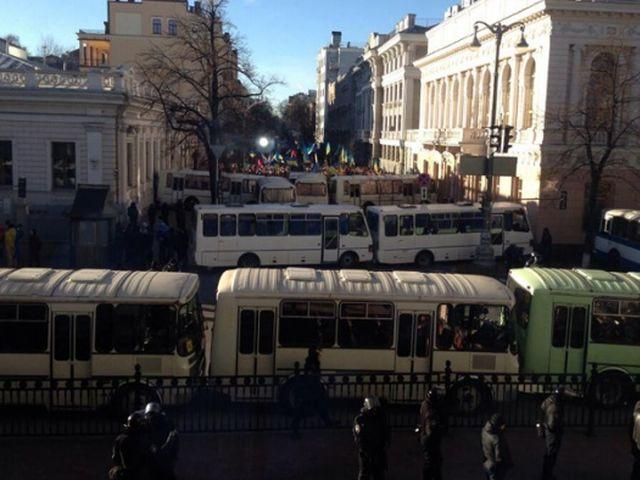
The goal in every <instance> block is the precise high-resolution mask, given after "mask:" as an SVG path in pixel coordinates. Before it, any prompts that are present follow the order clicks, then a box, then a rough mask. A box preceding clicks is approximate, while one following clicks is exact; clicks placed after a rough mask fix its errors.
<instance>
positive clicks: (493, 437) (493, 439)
mask: <svg viewBox="0 0 640 480" xmlns="http://www.w3.org/2000/svg"><path fill="white" fill-rule="evenodd" d="M506 426H507V425H506V423H505V421H504V418H502V415H500V414H499V413H494V414H493V415H492V416H491V418H490V419H489V420H488V421H487V423H486V424H485V426H484V428H483V429H482V437H481V441H482V453H483V455H484V458H485V461H484V463H483V464H482V466H483V467H484V472H485V475H486V477H487V480H502V479H504V478H506V475H507V471H508V470H509V469H510V468H511V467H512V466H513V463H512V461H511V452H510V451H509V445H508V444H507V439H506V438H505V435H504V431H505V428H506Z"/></svg>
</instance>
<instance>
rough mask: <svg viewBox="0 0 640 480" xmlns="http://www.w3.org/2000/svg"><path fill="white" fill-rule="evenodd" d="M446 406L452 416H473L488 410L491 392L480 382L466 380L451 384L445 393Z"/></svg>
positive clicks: (470, 379)
mask: <svg viewBox="0 0 640 480" xmlns="http://www.w3.org/2000/svg"><path fill="white" fill-rule="evenodd" d="M447 404H448V405H451V408H452V412H453V413H454V415H463V416H467V415H475V414H477V413H480V412H483V411H485V410H487V409H488V408H489V406H490V404H491V392H490V391H489V389H488V388H487V386H486V385H485V384H484V383H482V382H481V381H480V380H476V379H472V378H468V379H465V380H461V381H459V382H456V383H455V384H453V386H452V387H451V388H450V389H449V391H448V392H447Z"/></svg>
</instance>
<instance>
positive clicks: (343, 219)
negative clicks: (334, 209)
mask: <svg viewBox="0 0 640 480" xmlns="http://www.w3.org/2000/svg"><path fill="white" fill-rule="evenodd" d="M340 235H351V236H352V237H366V236H367V227H366V225H365V221H364V217H363V216H362V214H361V213H343V214H342V215H340Z"/></svg>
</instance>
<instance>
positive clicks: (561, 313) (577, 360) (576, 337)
mask: <svg viewBox="0 0 640 480" xmlns="http://www.w3.org/2000/svg"><path fill="white" fill-rule="evenodd" d="M587 313H588V311H587V307H585V306H582V305H571V304H565V303H556V304H554V305H553V320H552V323H551V348H550V349H549V373H552V374H554V373H558V374H560V373H565V374H568V375H573V374H582V373H584V369H585V361H586V358H585V354H586V351H585V349H586V338H587Z"/></svg>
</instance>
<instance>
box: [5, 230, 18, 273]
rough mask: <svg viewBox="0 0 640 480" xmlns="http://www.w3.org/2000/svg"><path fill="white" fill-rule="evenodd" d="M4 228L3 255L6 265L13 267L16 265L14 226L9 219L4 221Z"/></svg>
mask: <svg viewBox="0 0 640 480" xmlns="http://www.w3.org/2000/svg"><path fill="white" fill-rule="evenodd" d="M5 225H6V228H5V230H4V256H5V259H6V262H7V267H10V268H11V267H15V265H16V236H17V232H16V227H14V226H13V223H11V222H10V221H9V220H7V221H6V222H5Z"/></svg>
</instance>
